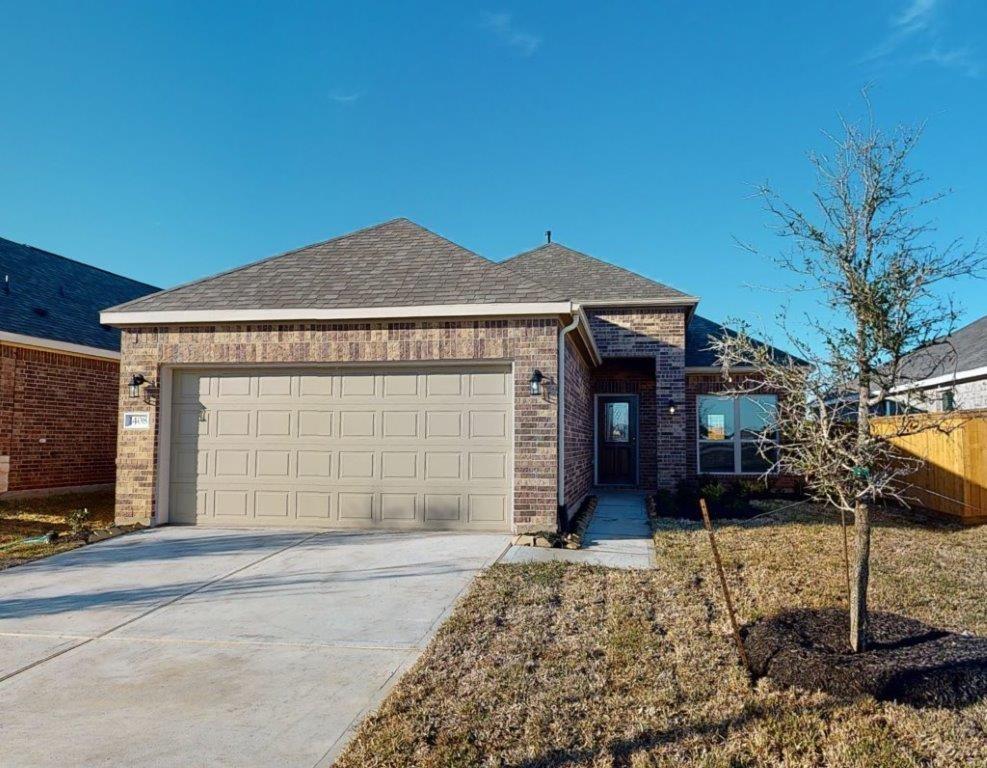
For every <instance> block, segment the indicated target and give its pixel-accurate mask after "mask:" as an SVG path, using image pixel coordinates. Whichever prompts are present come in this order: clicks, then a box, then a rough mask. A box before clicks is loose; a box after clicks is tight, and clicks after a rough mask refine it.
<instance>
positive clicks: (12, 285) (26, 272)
mask: <svg viewBox="0 0 987 768" xmlns="http://www.w3.org/2000/svg"><path fill="white" fill-rule="evenodd" d="M0 281H5V282H4V283H2V284H0V331H6V332H8V333H17V334H21V335H24V336H33V337H36V338H43V339H51V340H54V341H62V342H68V343H70V344H81V345H83V346H87V347H97V348H99V349H108V350H119V349H120V332H119V331H118V330H116V329H115V328H110V327H109V326H104V325H100V322H99V311H100V310H101V309H102V308H103V307H105V306H107V305H109V304H118V303H120V302H121V301H130V300H131V299H134V298H136V297H138V296H144V295H146V294H148V293H152V292H153V291H156V290H158V289H157V288H155V287H154V286H153V285H147V284H146V283H140V282H137V281H136V280H131V279H129V278H126V277H122V276H120V275H115V274H113V273H112V272H106V271H105V270H102V269H99V268H97V267H91V266H89V265H88V264H83V263H82V262H79V261H73V260H72V259H67V258H65V257H64V256H58V255H57V254H54V253H49V252H48V251H42V250H40V249H38V248H33V247H31V246H29V245H21V244H19V243H14V242H12V241H10V240H5V239H3V238H0Z"/></svg>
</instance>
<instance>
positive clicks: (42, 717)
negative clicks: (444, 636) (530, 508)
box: [0, 527, 509, 768]
mask: <svg viewBox="0 0 987 768" xmlns="http://www.w3.org/2000/svg"><path fill="white" fill-rule="evenodd" d="M508 541H509V539H508V537H507V536H505V535H496V534H467V533H417V532H410V531H409V532H405V533H360V532H352V533H306V532H303V531H289V530H284V531H279V530H239V531H236V530H217V529H208V528H188V527H182V528H180V527H165V528H158V529H154V530H150V531H144V532H142V533H135V534H131V535H128V536H121V537H120V538H117V539H111V540H109V541H106V542H102V543H100V544H95V545H92V546H88V547H83V548H81V549H77V550H74V551H72V552H67V553H65V554H61V555H55V556H54V557H49V558H47V559H45V560H39V561H38V562H36V563H30V564H28V565H22V566H19V567H17V568H12V569H10V570H9V571H4V572H2V573H0V766H4V768H6V766H17V767H18V768H35V767H37V768H46V767H47V766H86V767H87V768H95V767H100V766H149V767H150V766H154V767H155V768H162V767H165V766H168V767H171V766H174V767H175V768H187V767H188V766H197V767H204V766H231V765H235V766H244V768H253V767H254V766H256V768H267V767H268V766H298V768H313V766H319V768H322V767H323V766H328V765H330V764H331V763H332V760H333V758H334V757H335V756H336V755H337V754H338V752H339V751H340V749H341V748H342V747H343V745H344V744H345V743H346V740H347V739H348V738H349V736H350V735H351V734H352V732H353V729H354V728H355V727H356V726H357V725H358V724H359V722H360V720H361V719H362V717H363V715H364V714H366V712H367V711H368V710H369V709H371V708H372V707H374V706H375V705H376V704H377V703H378V702H379V701H380V700H381V698H382V697H383V696H384V695H385V694H386V693H387V691H388V690H389V689H390V687H391V686H392V685H393V684H394V682H395V681H396V680H397V679H398V678H399V677H400V676H401V674H402V672H403V671H404V670H405V669H407V668H408V666H409V665H410V664H411V663H412V662H414V660H415V659H416V658H417V657H418V655H419V654H420V653H421V651H422V649H423V648H424V646H425V645H426V643H428V641H429V640H430V639H431V637H432V635H433V634H434V632H435V629H436V628H437V627H438V625H439V624H440V623H441V621H442V620H443V618H444V617H445V616H446V614H447V612H448V611H449V610H450V608H451V606H452V605H453V602H454V601H455V599H456V597H457V596H458V595H459V594H460V593H461V592H462V591H463V590H464V589H465V587H466V586H467V585H468V584H469V582H470V581H471V580H472V578H473V576H474V574H475V573H476V572H477V571H478V570H479V569H481V568H485V567H487V566H488V565H490V564H491V563H492V562H493V561H495V560H496V559H497V557H498V556H499V555H500V554H501V553H502V552H503V551H504V549H505V548H506V547H507V545H508Z"/></svg>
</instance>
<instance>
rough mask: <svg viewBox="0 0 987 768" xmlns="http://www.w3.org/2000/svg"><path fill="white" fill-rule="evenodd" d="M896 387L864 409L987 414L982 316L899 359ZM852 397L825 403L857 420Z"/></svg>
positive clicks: (985, 321) (986, 325) (986, 327)
mask: <svg viewBox="0 0 987 768" xmlns="http://www.w3.org/2000/svg"><path fill="white" fill-rule="evenodd" d="M899 377H900V379H901V381H902V382H903V383H902V384H899V385H898V386H896V387H895V388H894V389H892V390H891V392H890V393H889V394H888V396H887V397H885V398H884V399H883V400H881V401H880V402H878V403H876V404H875V405H873V406H871V408H870V409H869V410H870V411H871V412H872V413H873V414H875V415H878V416H895V415H899V414H905V413H922V412H926V413H930V412H931V413H943V412H947V411H969V410H976V409H987V315H985V316H984V317H981V318H980V319H979V320H974V321H973V322H972V323H970V324H969V325H966V326H964V327H962V328H960V329H959V330H958V331H955V332H953V333H951V334H950V335H949V336H945V337H943V338H942V339H939V340H937V341H936V342H934V343H932V344H929V345H927V346H925V347H923V348H921V349H918V350H916V351H915V352H912V353H911V354H909V355H907V356H906V357H905V358H903V359H902V362H901V367H900V376H899ZM857 402H858V399H857V393H856V392H855V391H853V390H847V391H846V392H844V393H841V394H839V395H834V396H832V397H831V398H829V399H828V400H827V403H828V404H830V405H836V404H839V405H840V406H841V407H842V408H843V409H845V412H846V417H847V420H849V421H855V420H856V418H857Z"/></svg>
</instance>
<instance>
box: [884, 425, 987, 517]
mask: <svg viewBox="0 0 987 768" xmlns="http://www.w3.org/2000/svg"><path fill="white" fill-rule="evenodd" d="M923 421H925V422H928V425H929V428H928V429H924V430H922V431H918V432H915V433H914V434H908V435H903V436H896V435H894V433H895V432H897V431H899V427H900V425H901V424H902V423H903V422H904V423H905V424H907V428H908V430H909V431H913V430H914V429H915V427H916V426H918V427H919V428H921V426H922V422H923ZM871 424H872V429H873V433H874V434H878V435H881V434H883V435H892V436H891V437H890V441H891V443H892V444H894V445H895V446H896V447H897V448H898V449H899V450H900V451H902V452H903V453H905V454H907V455H908V456H912V457H915V458H919V459H922V460H923V461H924V462H925V464H924V465H923V466H922V467H921V469H919V470H918V471H917V472H915V473H914V474H912V475H910V476H909V477H908V482H909V483H911V484H912V486H913V488H912V489H911V490H910V495H912V496H913V497H914V498H915V502H914V503H915V504H916V505H917V506H921V507H926V508H927V509H931V510H933V511H936V512H941V513H943V514H946V515H949V516H951V517H953V518H955V519H957V520H959V521H960V522H963V523H968V524H975V523H984V522H987V410H981V411H958V412H957V413H956V414H955V415H950V416H948V417H943V416H942V414H938V415H929V416H922V415H918V416H916V415H909V416H887V417H882V418H878V419H873V420H872V422H871ZM937 427H940V428H937Z"/></svg>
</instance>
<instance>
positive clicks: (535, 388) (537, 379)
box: [528, 368, 545, 397]
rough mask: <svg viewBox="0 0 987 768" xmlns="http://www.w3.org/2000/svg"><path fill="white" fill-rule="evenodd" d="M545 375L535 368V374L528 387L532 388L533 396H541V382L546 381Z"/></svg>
mask: <svg viewBox="0 0 987 768" xmlns="http://www.w3.org/2000/svg"><path fill="white" fill-rule="evenodd" d="M544 378H545V376H544V374H543V373H542V372H541V371H539V370H538V369H537V368H535V371H534V373H532V374H531V378H530V379H529V380H528V386H529V387H530V388H531V394H532V395H533V396H535V397H538V395H540V394H541V382H542V379H544Z"/></svg>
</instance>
